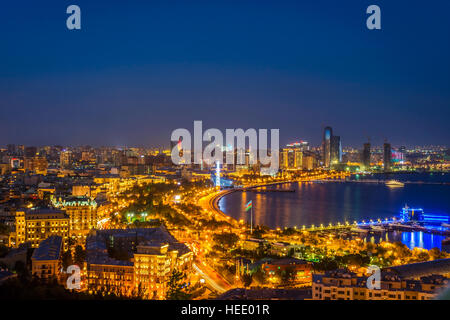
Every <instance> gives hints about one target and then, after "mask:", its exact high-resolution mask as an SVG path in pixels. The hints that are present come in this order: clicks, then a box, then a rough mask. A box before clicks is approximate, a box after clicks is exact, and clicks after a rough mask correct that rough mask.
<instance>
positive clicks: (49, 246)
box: [31, 236, 62, 261]
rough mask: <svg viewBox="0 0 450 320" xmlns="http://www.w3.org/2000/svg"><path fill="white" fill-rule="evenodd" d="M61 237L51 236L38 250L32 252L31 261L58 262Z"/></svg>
mask: <svg viewBox="0 0 450 320" xmlns="http://www.w3.org/2000/svg"><path fill="white" fill-rule="evenodd" d="M61 246H62V237H60V236H51V237H49V238H47V239H45V240H44V241H42V242H41V243H40V244H39V248H37V249H36V250H34V252H33V255H32V257H31V259H32V260H41V261H47V260H59V257H60V255H61Z"/></svg>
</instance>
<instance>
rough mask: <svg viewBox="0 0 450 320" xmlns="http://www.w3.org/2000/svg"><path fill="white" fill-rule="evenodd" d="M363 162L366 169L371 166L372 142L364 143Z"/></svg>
mask: <svg viewBox="0 0 450 320" xmlns="http://www.w3.org/2000/svg"><path fill="white" fill-rule="evenodd" d="M362 163H363V165H364V168H365V169H366V170H367V169H369V168H370V142H367V143H364V149H363V153H362Z"/></svg>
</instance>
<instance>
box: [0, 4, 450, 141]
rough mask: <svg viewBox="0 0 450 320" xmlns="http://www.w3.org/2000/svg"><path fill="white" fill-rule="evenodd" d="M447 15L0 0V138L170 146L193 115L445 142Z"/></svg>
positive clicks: (294, 130)
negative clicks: (376, 26) (377, 26)
mask: <svg viewBox="0 0 450 320" xmlns="http://www.w3.org/2000/svg"><path fill="white" fill-rule="evenodd" d="M70 4H77V5H79V6H80V7H81V15H82V30H80V31H70V30H68V29H67V28H66V19H67V17H68V14H66V8H67V6H68V5H70ZM371 4H377V5H379V6H380V7H381V13H382V30H374V31H370V30H368V29H367V28H366V18H367V16H368V15H367V14H366V8H367V7H368V6H369V5H371ZM449 17H450V1H448V0H434V1H412V0H410V1H403V0H395V1H394V0H389V1H381V0H371V1H365V0H345V1H336V0H329V1H325V0H314V1H300V0H298V1H295V2H290V1H262V0H258V1H245V0H241V1H232V0H228V1H223V2H222V1H214V0H210V1H194V0H192V1H191V0H189V1H186V0H184V1H167V0H166V1H151V0H148V1H144V0H142V1H136V0H130V1H114V0H110V1H92V0H71V1H63V0H58V1H49V0H39V1H36V0H25V1H3V2H2V3H1V5H0V145H3V146H4V145H6V144H7V143H16V144H25V145H39V146H40V145H54V144H60V145H81V144H82V145H86V144H90V145H94V146H101V145H111V146H117V145H128V146H168V145H169V140H170V133H171V132H172V130H174V129H176V128H188V129H190V130H192V127H193V121H194V120H203V126H204V128H205V129H206V128H212V127H215V128H219V129H222V130H224V129H225V128H239V127H240V128H244V129H246V128H268V129H270V128H279V129H280V135H281V143H288V142H292V141H295V140H299V139H304V140H307V141H310V142H311V143H312V144H319V143H320V140H321V136H322V129H323V127H324V126H326V125H329V126H332V127H333V130H334V133H335V134H337V135H340V136H341V139H342V142H343V145H344V146H350V145H352V146H357V147H360V146H361V145H362V143H363V142H365V141H366V139H367V138H368V137H370V138H371V141H372V142H373V143H374V144H381V143H382V142H383V140H384V139H385V138H387V139H388V140H389V141H390V142H391V143H392V144H393V145H394V146H399V145H423V144H443V145H448V141H449V139H450V130H449V129H448V127H449V126H448V121H449V119H450V118H449V116H450V18H449Z"/></svg>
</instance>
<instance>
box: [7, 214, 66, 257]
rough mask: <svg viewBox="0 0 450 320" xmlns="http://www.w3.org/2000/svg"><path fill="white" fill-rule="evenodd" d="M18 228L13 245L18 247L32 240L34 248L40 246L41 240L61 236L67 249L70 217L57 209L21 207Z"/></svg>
mask: <svg viewBox="0 0 450 320" xmlns="http://www.w3.org/2000/svg"><path fill="white" fill-rule="evenodd" d="M15 220H16V225H15V227H16V230H15V232H14V233H13V234H12V237H11V240H12V241H14V243H10V245H11V246H14V247H18V246H19V245H20V244H22V243H24V242H31V247H32V248H37V247H39V243H41V241H43V240H45V239H47V238H48V237H50V236H61V237H62V239H63V243H64V250H67V244H68V236H69V217H68V216H67V215H66V214H65V213H64V211H60V210H56V209H20V210H17V212H16V217H15Z"/></svg>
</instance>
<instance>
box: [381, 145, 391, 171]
mask: <svg viewBox="0 0 450 320" xmlns="http://www.w3.org/2000/svg"><path fill="white" fill-rule="evenodd" d="M383 150H384V152H383V162H384V171H391V162H392V151H391V144H390V143H387V142H385V143H384V146H383Z"/></svg>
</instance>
